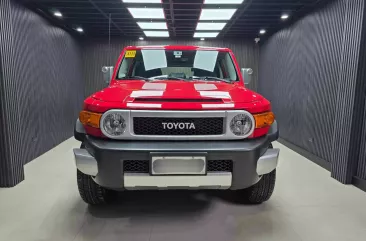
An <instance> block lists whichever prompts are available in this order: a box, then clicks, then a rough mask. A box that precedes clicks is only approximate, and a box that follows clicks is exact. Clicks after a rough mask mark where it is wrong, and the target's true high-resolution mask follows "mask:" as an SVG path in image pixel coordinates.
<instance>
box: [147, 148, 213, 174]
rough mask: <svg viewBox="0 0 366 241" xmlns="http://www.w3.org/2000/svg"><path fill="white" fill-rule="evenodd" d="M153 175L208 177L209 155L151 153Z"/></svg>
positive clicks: (151, 171) (151, 172)
mask: <svg viewBox="0 0 366 241" xmlns="http://www.w3.org/2000/svg"><path fill="white" fill-rule="evenodd" d="M150 156H151V158H150V174H151V175H206V166H207V165H206V156H207V153H202V152H200V153H151V155H150Z"/></svg>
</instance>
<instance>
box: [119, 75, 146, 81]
mask: <svg viewBox="0 0 366 241" xmlns="http://www.w3.org/2000/svg"><path fill="white" fill-rule="evenodd" d="M122 79H138V80H145V81H150V80H151V79H149V78H145V77H141V76H126V77H123V78H119V79H118V80H122Z"/></svg>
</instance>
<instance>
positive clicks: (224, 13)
mask: <svg viewBox="0 0 366 241" xmlns="http://www.w3.org/2000/svg"><path fill="white" fill-rule="evenodd" d="M235 11H236V9H202V11H201V16H200V19H199V20H229V19H230V18H231V17H232V16H233V15H234V13H235Z"/></svg>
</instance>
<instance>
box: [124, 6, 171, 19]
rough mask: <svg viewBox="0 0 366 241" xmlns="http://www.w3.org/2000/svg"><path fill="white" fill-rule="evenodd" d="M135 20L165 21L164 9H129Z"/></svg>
mask: <svg viewBox="0 0 366 241" xmlns="http://www.w3.org/2000/svg"><path fill="white" fill-rule="evenodd" d="M127 9H128V11H130V13H131V15H132V17H133V18H154V19H164V18H165V16H164V11H163V9H162V8H127Z"/></svg>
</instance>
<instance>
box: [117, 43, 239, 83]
mask: <svg viewBox="0 0 366 241" xmlns="http://www.w3.org/2000/svg"><path fill="white" fill-rule="evenodd" d="M133 77H139V78H140V79H144V78H145V79H148V80H154V79H173V80H192V79H204V80H210V81H225V82H233V81H238V80H239V78H238V74H237V72H236V69H235V65H234V63H233V60H232V58H231V56H230V54H229V53H228V52H219V51H200V50H197V51H196V50H188V51H179V50H160V49H159V50H154V49H148V50H128V51H126V53H125V56H124V58H123V61H122V63H121V65H120V67H119V70H118V74H117V78H116V79H117V80H126V79H130V78H133Z"/></svg>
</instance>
